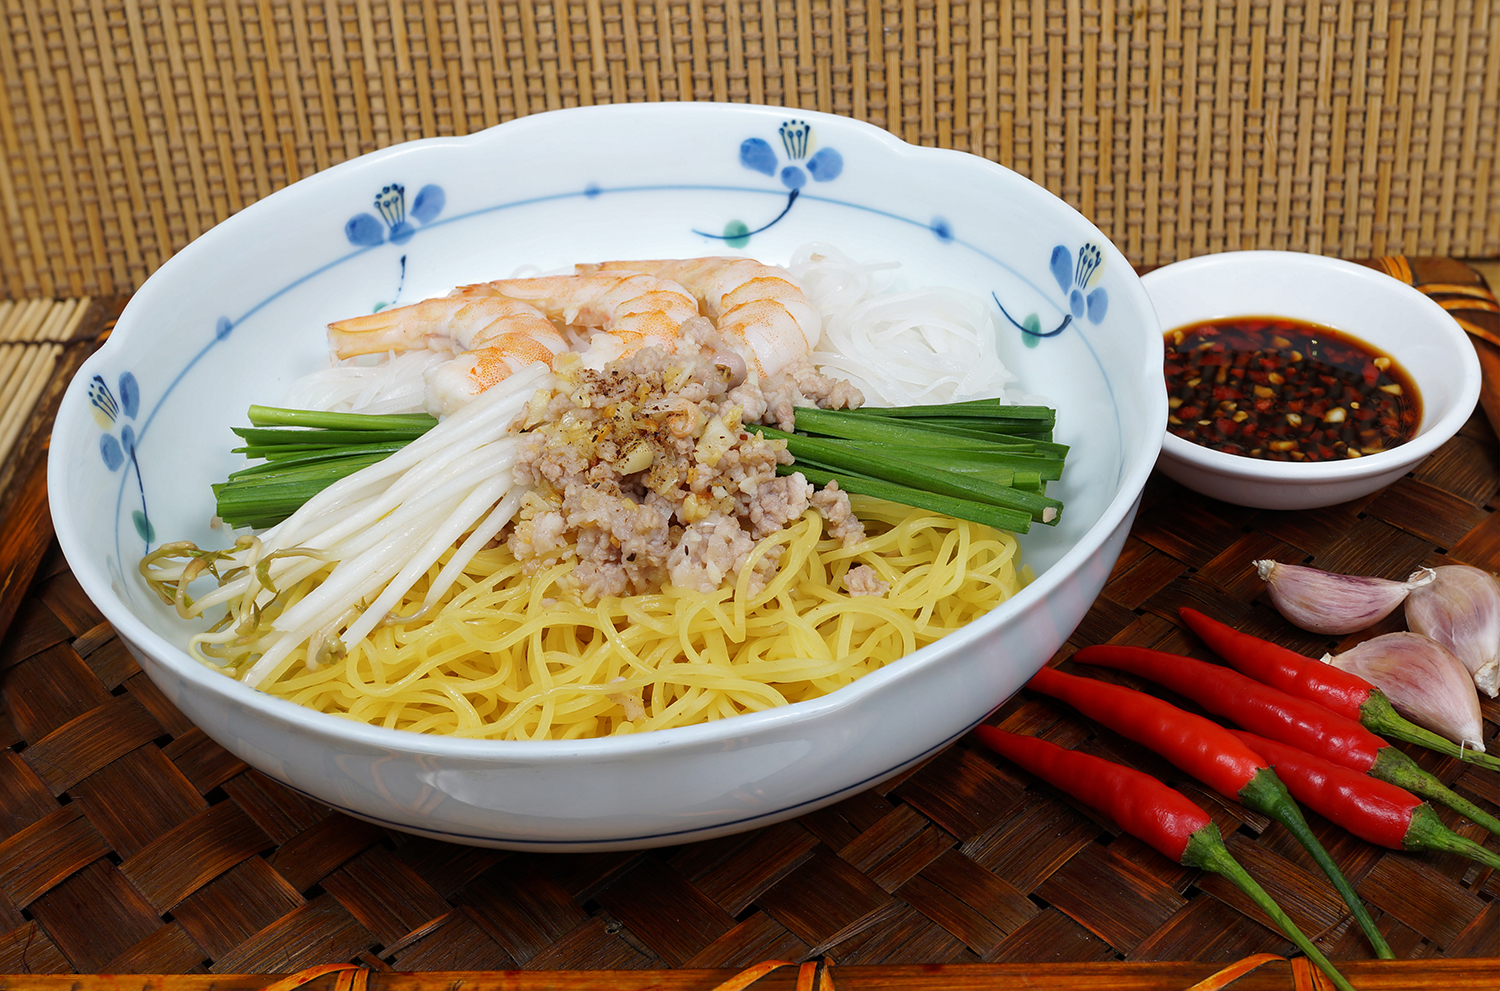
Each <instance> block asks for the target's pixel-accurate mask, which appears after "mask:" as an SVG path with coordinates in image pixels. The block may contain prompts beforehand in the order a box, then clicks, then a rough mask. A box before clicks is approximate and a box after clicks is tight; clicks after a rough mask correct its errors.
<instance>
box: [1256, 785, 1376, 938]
mask: <svg viewBox="0 0 1500 991" xmlns="http://www.w3.org/2000/svg"><path fill="white" fill-rule="evenodd" d="M1239 797H1240V801H1241V802H1243V803H1244V804H1245V806H1246V807H1247V808H1252V809H1255V810H1256V811H1257V812H1262V813H1264V814H1265V815H1268V816H1270V817H1271V818H1272V819H1275V820H1276V821H1277V822H1279V823H1281V824H1282V825H1283V826H1285V827H1286V828H1287V830H1288V831H1289V832H1291V834H1292V835H1293V836H1294V837H1296V838H1297V842H1298V843H1301V844H1302V846H1303V849H1305V850H1306V851H1307V852H1308V854H1309V855H1310V856H1311V857H1312V859H1313V860H1314V861H1315V862H1316V863H1317V865H1318V866H1319V867H1320V868H1322V869H1323V873H1324V874H1327V875H1328V880H1330V881H1332V882H1333V886H1334V888H1336V889H1337V890H1338V893H1339V896H1340V897H1341V898H1343V899H1344V904H1346V905H1348V906H1349V911H1351V912H1353V913H1354V920H1355V921H1356V922H1358V923H1359V927H1360V929H1362V930H1364V933H1365V936H1366V937H1367V938H1368V939H1369V940H1370V945H1371V946H1373V947H1374V948H1375V955H1376V956H1377V957H1379V958H1380V959H1382V960H1394V959H1395V958H1396V954H1395V952H1394V951H1393V950H1392V949H1391V947H1390V944H1388V943H1387V942H1386V941H1385V936H1384V935H1382V934H1381V932H1380V929H1379V927H1377V926H1376V925H1375V919H1374V918H1373V917H1371V915H1370V910H1369V909H1368V908H1366V907H1365V903H1364V900H1363V899H1361V898H1360V897H1359V894H1358V893H1357V892H1356V891H1355V890H1354V887H1353V885H1351V884H1350V883H1349V879H1348V878H1346V877H1344V872H1343V871H1341V870H1339V866H1338V864H1336V863H1334V862H1333V858H1332V857H1331V856H1329V855H1328V851H1327V850H1326V849H1324V848H1323V844H1322V843H1320V842H1318V838H1317V837H1316V836H1314V835H1313V831H1312V827H1310V826H1308V824H1307V820H1306V819H1304V818H1303V817H1302V809H1301V808H1300V807H1299V806H1298V805H1297V802H1296V800H1295V799H1293V798H1292V796H1291V793H1290V792H1288V791H1287V790H1286V785H1285V784H1283V783H1282V780H1281V779H1280V778H1279V777H1277V776H1276V772H1275V771H1273V770H1271V769H1270V768H1269V767H1266V768H1262V769H1260V770H1259V771H1257V772H1255V776H1254V777H1252V778H1251V779H1250V780H1249V781H1248V782H1246V784H1245V787H1243V788H1241V789H1240V795H1239Z"/></svg>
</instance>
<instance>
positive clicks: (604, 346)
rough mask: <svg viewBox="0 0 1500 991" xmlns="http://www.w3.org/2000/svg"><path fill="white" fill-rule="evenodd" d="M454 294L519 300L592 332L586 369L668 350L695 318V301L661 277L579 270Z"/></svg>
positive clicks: (504, 281)
mask: <svg viewBox="0 0 1500 991" xmlns="http://www.w3.org/2000/svg"><path fill="white" fill-rule="evenodd" d="M453 292H454V295H457V296H462V297H465V298H481V299H487V298H490V297H491V296H500V297H504V298H506V299H514V300H522V301H525V302H526V303H529V304H531V305H532V306H535V307H537V308H538V309H540V310H541V311H542V312H543V313H545V314H546V315H547V316H548V317H550V318H551V319H553V320H555V321H557V322H558V323H561V324H563V325H565V326H570V327H583V328H588V329H592V330H596V331H602V332H603V335H604V336H601V335H600V334H596V335H595V336H594V338H593V339H592V341H591V344H590V349H589V350H588V351H585V352H584V360H585V362H586V363H588V364H589V365H591V366H596V367H597V366H602V365H603V364H604V362H606V361H609V360H612V359H614V358H619V357H622V356H624V355H627V354H632V353H634V352H635V351H637V350H639V349H640V348H642V347H644V346H645V345H647V344H661V345H666V346H668V347H670V346H671V345H672V342H673V341H675V340H676V339H677V332H678V329H679V328H680V327H681V326H682V324H683V322H684V321H685V320H688V319H689V318H691V317H695V316H697V315H698V301H697V300H696V299H695V298H694V297H693V295H692V294H691V293H689V292H688V291H687V290H686V289H685V288H683V287H682V286H680V285H678V284H677V283H675V282H670V281H668V280H667V279H665V278H659V277H657V276H654V275H650V274H644V273H639V272H609V273H602V272H600V273H594V272H580V273H579V274H577V275H542V276H536V277H534V278H529V279H499V280H497V281H495V282H481V283H478V284H476V285H472V286H460V287H459V288H458V289H455V290H454V291H453Z"/></svg>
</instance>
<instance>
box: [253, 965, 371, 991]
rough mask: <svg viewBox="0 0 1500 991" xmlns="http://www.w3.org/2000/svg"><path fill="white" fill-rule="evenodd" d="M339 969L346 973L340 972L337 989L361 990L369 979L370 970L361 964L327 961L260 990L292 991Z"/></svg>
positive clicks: (345, 990)
mask: <svg viewBox="0 0 1500 991" xmlns="http://www.w3.org/2000/svg"><path fill="white" fill-rule="evenodd" d="M338 971H344V972H345V973H340V974H339V979H338V983H337V984H336V985H335V987H336V988H337V991H361V989H363V988H364V986H365V983H366V981H368V979H369V971H368V970H366V969H365V968H364V967H361V966H360V965H359V964H353V963H325V964H320V965H318V966H317V967H309V968H307V969H306V970H302V971H298V972H297V973H295V974H291V975H289V976H287V977H283V978H282V979H281V980H279V981H277V982H276V983H274V984H267V985H266V986H265V987H263V988H261V989H260V991H292V989H293V988H300V987H301V986H302V985H304V984H306V983H307V982H308V981H312V980H316V979H317V978H319V977H322V976H323V975H324V974H332V973H335V972H338Z"/></svg>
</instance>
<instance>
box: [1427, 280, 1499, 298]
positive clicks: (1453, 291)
mask: <svg viewBox="0 0 1500 991" xmlns="http://www.w3.org/2000/svg"><path fill="white" fill-rule="evenodd" d="M1417 288H1418V289H1420V290H1422V291H1423V292H1425V293H1426V294H1427V295H1429V296H1435V295H1438V294H1439V293H1441V294H1443V295H1446V296H1472V297H1473V298H1474V299H1482V300H1488V301H1490V302H1493V301H1494V300H1493V298H1492V297H1491V296H1490V291H1489V290H1488V289H1486V288H1484V287H1483V286H1461V285H1458V284H1456V283H1452V282H1424V283H1422V284H1421V285H1420V286H1418V287H1417Z"/></svg>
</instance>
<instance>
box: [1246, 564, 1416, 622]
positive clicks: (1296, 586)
mask: <svg viewBox="0 0 1500 991" xmlns="http://www.w3.org/2000/svg"><path fill="white" fill-rule="evenodd" d="M1255 569H1256V571H1258V572H1259V573H1260V579H1261V581H1263V582H1265V583H1266V593H1267V594H1268V595H1269V596H1270V597H1271V604H1272V605H1273V606H1275V607H1276V611H1277V612H1279V613H1281V615H1283V616H1285V617H1286V618H1287V619H1289V620H1291V621H1292V622H1293V623H1296V624H1297V625H1298V626H1300V627H1302V628H1303V629H1304V630H1308V631H1310V632H1312V633H1336V634H1344V633H1356V632H1358V631H1360V630H1363V629H1367V628H1368V627H1370V626H1373V625H1374V624H1376V623H1378V622H1380V621H1381V620H1382V619H1385V618H1386V617H1387V616H1389V615H1390V614H1391V613H1392V612H1393V611H1395V609H1396V607H1397V606H1399V605H1400V604H1401V602H1402V600H1404V599H1405V598H1406V596H1407V594H1408V593H1409V592H1411V590H1412V589H1415V588H1420V587H1422V586H1423V585H1426V584H1427V583H1428V582H1430V581H1432V569H1431V568H1423V569H1422V570H1420V571H1418V572H1417V573H1416V574H1414V575H1412V576H1411V577H1410V578H1408V579H1407V580H1406V581H1404V582H1398V581H1391V580H1390V579H1388V578H1366V577H1363V576H1360V575H1336V574H1334V573H1332V572H1329V571H1319V570H1318V569H1317V568H1309V567H1306V566H1304V565H1300V564H1282V563H1281V562H1279V561H1256V562H1255Z"/></svg>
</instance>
